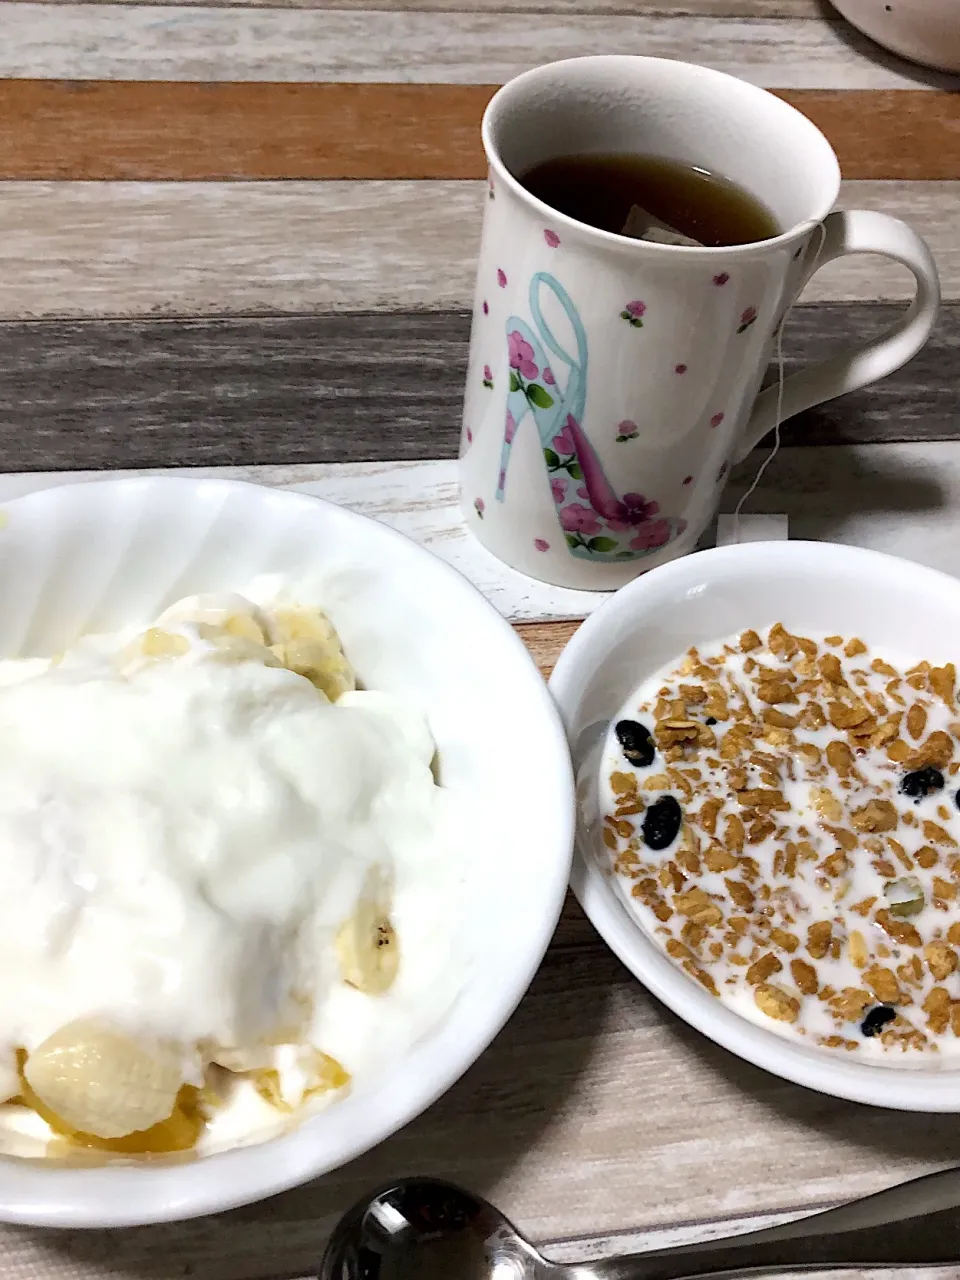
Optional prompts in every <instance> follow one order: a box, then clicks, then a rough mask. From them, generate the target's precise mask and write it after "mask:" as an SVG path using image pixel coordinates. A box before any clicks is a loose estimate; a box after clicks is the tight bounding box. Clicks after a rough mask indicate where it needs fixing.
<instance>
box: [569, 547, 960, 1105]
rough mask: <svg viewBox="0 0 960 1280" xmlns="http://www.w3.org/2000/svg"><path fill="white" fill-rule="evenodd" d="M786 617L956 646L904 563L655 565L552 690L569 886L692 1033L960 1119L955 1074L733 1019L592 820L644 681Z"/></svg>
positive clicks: (706, 559)
mask: <svg viewBox="0 0 960 1280" xmlns="http://www.w3.org/2000/svg"><path fill="white" fill-rule="evenodd" d="M774 622H782V623H783V624H784V626H785V627H786V628H787V629H788V630H793V631H797V632H799V633H801V634H802V633H803V632H804V631H826V632H828V633H829V632H838V633H841V634H845V635H859V636H862V637H863V639H864V640H865V641H866V642H867V643H868V644H870V645H876V646H877V648H879V649H882V648H883V647H884V646H889V647H890V648H891V649H893V650H895V651H896V650H899V651H901V652H906V653H907V654H912V653H916V655H917V657H918V658H928V659H929V660H930V661H931V662H933V663H937V664H942V663H944V662H950V661H956V659H957V650H958V647H960V582H958V581H957V580H956V579H954V578H950V577H948V576H947V575H946V574H942V573H938V572H936V571H935V570H933V569H926V568H923V567H921V566H920V565H917V564H912V563H910V562H908V561H906V560H899V559H896V558H895V557H893V556H886V555H881V554H879V553H878V552H875V551H863V550H859V549H857V548H855V547H844V546H835V545H831V544H828V543H820V542H757V543H745V544H741V545H737V546H731V547H722V548H719V549H717V550H714V551H703V552H700V553H699V554H697V555H692V556H687V557H686V558H685V559H682V560H675V561H673V562H672V563H670V564H667V565H663V566H662V567H661V568H658V569H653V570H651V572H650V573H648V574H647V575H646V576H645V577H643V578H638V579H637V580H636V581H635V582H633V583H631V584H630V586H627V587H624V588H623V589H622V590H621V591H618V592H617V593H616V595H614V596H613V597H612V598H611V599H610V600H609V601H608V602H607V603H605V604H604V605H602V606H601V607H600V608H599V609H598V610H597V611H596V613H594V614H593V615H592V616H591V617H590V618H589V619H588V620H587V621H586V622H585V623H584V624H583V626H582V627H581V628H580V630H579V631H578V632H577V633H576V635H575V636H574V637H573V639H572V640H571V641H570V644H569V645H568V646H567V648H566V650H565V652H564V653H563V654H562V655H561V658H560V661H559V662H558V663H557V666H556V669H555V670H554V673H553V678H552V679H551V681H550V688H551V691H552V693H553V694H554V696H555V698H556V699H557V701H558V703H559V705H560V710H561V712H562V714H563V717H564V720H565V721H566V724H567V731H568V735H569V738H570V743H571V747H572V751H573V757H574V767H575V769H576V772H577V793H578V802H579V803H578V809H579V823H578V837H577V854H576V855H575V858H574V869H573V890H574V893H575V894H576V895H577V897H578V899H579V900H580V903H581V905H582V906H583V909H584V910H585V911H586V913H587V915H588V916H589V917H590V919H591V920H592V921H593V924H594V925H595V926H596V928H597V929H598V931H599V932H600V933H601V934H602V935H603V937H604V939H605V940H606V942H607V943H608V944H609V945H610V947H611V948H612V949H613V950H614V951H615V952H616V954H617V955H618V956H619V957H620V959H621V960H622V961H623V962H624V964H625V965H626V966H627V967H628V968H629V969H630V970H632V972H633V973H634V974H635V975H636V976H637V977H638V978H639V979H640V981H641V982H642V983H644V985H645V986H647V987H648V988H649V989H650V990H651V991H652V992H653V994H654V995H655V996H657V997H658V998H659V999H660V1000H662V1001H663V1002H664V1004H666V1005H668V1006H669V1007H670V1008H671V1009H672V1010H673V1011H674V1013H677V1014H679V1016H680V1017H681V1018H684V1019H685V1020H686V1021H687V1022H689V1023H690V1024H691V1025H692V1026H694V1027H696V1028H697V1030H698V1031H702V1032H703V1034H704V1035H706V1036H709V1037H710V1038H711V1039H712V1040H715V1041H716V1042H717V1043H718V1044H721V1045H723V1046H724V1048H726V1049H729V1050H731V1051H732V1052H733V1053H736V1054H739V1055H740V1057H742V1058H746V1059H747V1060H748V1061H750V1062H753V1063H755V1064H756V1065H757V1066H760V1067H765V1068H766V1069H767V1070H768V1071H772V1072H774V1073H775V1074H776V1075H779V1076H782V1077H784V1078H785V1079H787V1080H793V1081H795V1082H796V1083H798V1084H803V1085H807V1086H809V1087H810V1088H813V1089H818V1090H820V1091H821V1092H822V1093H829V1094H833V1095H834V1096H836V1097H839V1098H850V1099H852V1100H854V1101H857V1102H868V1103H873V1104H875V1105H878V1106H885V1107H897V1108H900V1109H902V1110H905V1111H950V1112H955V1111H960V1069H953V1070H950V1069H940V1070H936V1069H935V1068H904V1067H895V1066H885V1065H871V1064H865V1063H858V1062H851V1061H850V1060H849V1058H847V1057H843V1058H841V1057H839V1056H838V1055H836V1054H832V1053H831V1052H830V1051H829V1050H821V1049H811V1048H807V1047H805V1046H802V1045H800V1044H797V1043H794V1042H792V1041H790V1040H787V1039H784V1038H783V1037H782V1036H780V1035H777V1034H776V1033H775V1032H773V1031H768V1030H766V1029H765V1028H763V1027H761V1026H758V1025H755V1024H753V1023H752V1022H748V1021H746V1019H744V1018H742V1017H740V1015H739V1014H737V1013H734V1012H733V1011H732V1010H731V1009H729V1008H728V1007H726V1006H724V1005H722V1004H721V1003H720V1001H719V1000H717V999H716V997H714V996H711V995H710V994H709V993H708V992H707V991H705V990H704V989H703V987H701V986H700V984H699V983H698V982H695V981H694V980H693V979H691V978H688V977H687V975H686V974H685V973H683V972H682V970H680V969H679V968H677V967H676V966H675V965H674V964H673V963H672V962H671V961H670V960H669V959H668V958H667V956H666V955H665V954H664V953H663V951H662V950H661V948H660V946H659V945H658V944H657V943H656V942H655V941H654V940H653V938H652V937H650V936H649V935H648V934H647V933H646V932H645V931H644V929H643V927H642V926H641V924H640V923H639V921H638V919H637V917H636V915H635V914H634V913H633V912H632V911H631V910H630V909H629V908H628V906H627V899H626V895H625V893H624V891H623V889H622V887H621V885H620V883H619V882H618V878H617V877H615V876H614V875H613V874H612V872H611V871H610V870H608V868H609V854H607V853H606V852H605V850H604V849H603V845H602V842H601V841H600V839H599V832H598V830H597V824H596V821H595V819H594V817H593V815H594V814H595V813H596V810H597V808H598V797H597V782H598V778H599V767H598V766H599V759H598V757H599V748H600V746H601V745H602V742H603V738H604V735H605V734H606V731H607V728H608V726H609V723H610V720H611V718H612V717H613V716H614V715H615V714H616V713H617V712H618V711H619V709H620V707H621V706H622V705H623V703H624V702H625V701H626V699H627V698H628V697H629V695H630V694H631V692H632V691H633V690H634V689H635V688H636V687H637V685H639V684H640V683H641V681H643V680H645V679H647V678H648V677H649V676H651V675H652V674H653V673H654V672H655V671H656V670H657V669H658V668H660V667H662V666H663V665H664V664H666V663H667V662H669V661H670V660H671V659H673V658H676V657H677V656H679V655H682V654H683V653H684V652H685V651H686V650H687V649H688V648H689V647H690V646H691V645H699V644H703V643H705V642H707V641H710V640H718V639H721V638H723V637H725V636H727V635H731V634H733V633H735V632H738V631H743V630H745V629H747V628H750V627H752V628H754V629H755V630H762V629H763V628H764V627H766V626H768V625H770V624H772V623H774Z"/></svg>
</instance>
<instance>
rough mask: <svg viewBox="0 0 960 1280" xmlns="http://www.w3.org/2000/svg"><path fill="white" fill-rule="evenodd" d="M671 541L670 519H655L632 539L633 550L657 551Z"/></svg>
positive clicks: (631, 546) (631, 547)
mask: <svg viewBox="0 0 960 1280" xmlns="http://www.w3.org/2000/svg"><path fill="white" fill-rule="evenodd" d="M669 541H670V521H669V520H654V521H653V522H652V523H651V524H648V525H647V526H646V527H645V528H643V529H641V530H640V532H639V533H638V534H637V536H636V537H635V538H631V539H630V549H631V551H655V550H656V549H657V548H658V547H665V546H666V545H667V543H668V542H669Z"/></svg>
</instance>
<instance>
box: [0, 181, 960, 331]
mask: <svg viewBox="0 0 960 1280" xmlns="http://www.w3.org/2000/svg"><path fill="white" fill-rule="evenodd" d="M483 193H484V184H483V183H479V182H322V183H320V182H263V183H261V182H255V183H107V182H104V183H88V182H37V183H17V182H8V183H5V184H4V185H3V187H2V188H0V319H14V318H20V317H43V316H78V317H79V316H110V315H151V316H153V315H191V314H200V315H205V314H211V313H218V312H234V313H236V312H241V313H257V312H267V311H269V312H304V311H313V310H322V311H357V310H372V309H378V310H379V309H394V310H405V309H416V310H424V309H430V310H447V309H451V310H452V309H457V308H460V309H462V308H467V307H469V306H471V305H472V301H473V286H474V273H475V270H476V250H477V245H478V243H479V238H480V220H481V216H482V211H483ZM840 203H841V205H842V206H844V207H846V208H868V209H879V210H886V211H887V212H888V213H891V214H893V215H894V216H896V217H901V218H904V219H906V220H908V221H909V222H911V223H912V224H913V225H914V226H915V227H916V228H917V230H918V231H919V232H920V233H921V235H923V236H925V238H926V239H927V241H928V242H929V244H930V246H931V248H932V249H933V252H934V256H935V258H936V259H937V263H938V266H939V269H940V275H941V280H942V285H943V292H944V297H945V298H947V299H954V300H957V299H960V238H958V236H957V234H956V228H957V227H958V226H960V182H953V183H933V182H926V183H918V182H911V183H893V182H882V183H877V182H848V183H845V184H844V186H843V188H842V191H841V200H840ZM912 287H913V278H912V276H910V274H909V273H908V272H907V271H906V270H904V269H903V268H902V267H899V266H897V265H896V264H894V263H891V262H889V261H887V260H885V259H881V258H871V259H864V258H860V257H847V258H843V259H841V260H839V261H837V262H834V263H831V264H830V265H829V266H827V267H825V268H824V269H823V270H821V271H820V272H818V273H817V275H816V276H815V277H814V279H813V281H812V282H811V284H810V285H809V286H808V289H807V291H806V293H805V295H804V297H805V299H806V300H808V301H851V302H853V301H873V300H897V299H900V298H905V297H907V296H908V295H909V293H910V291H911V290H912Z"/></svg>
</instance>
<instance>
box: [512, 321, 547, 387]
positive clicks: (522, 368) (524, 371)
mask: <svg viewBox="0 0 960 1280" xmlns="http://www.w3.org/2000/svg"><path fill="white" fill-rule="evenodd" d="M507 355H508V357H509V360H510V368H511V369H516V371H517V373H519V374H520V376H521V377H523V378H526V379H527V381H528V382H529V381H531V380H532V379H533V378H536V377H538V376H539V373H540V369H539V367H538V365H537V364H535V362H534V359H533V347H531V345H530V343H529V342H527V340H526V338H525V337H524V336H523V334H522V333H521V332H520V330H519V329H514V330H513V332H512V333H508V334H507Z"/></svg>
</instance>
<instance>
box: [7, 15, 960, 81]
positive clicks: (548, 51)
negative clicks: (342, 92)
mask: <svg viewBox="0 0 960 1280" xmlns="http://www.w3.org/2000/svg"><path fill="white" fill-rule="evenodd" d="M2 16H3V40H2V41H0V77H20V78H26V79H52V80H177V81H204V82H207V81H216V80H231V81H238V80H239V81H243V80H251V81H283V82H296V81H344V82H350V83H386V82H391V81H399V82H402V83H409V82H417V83H422V84H432V83H443V84H483V85H485V84H500V83H502V82H503V81H505V80H509V79H510V78H511V77H513V76H515V75H518V74H519V73H520V72H522V71H527V70H529V69H530V68H531V67H534V66H537V65H539V64H540V63H543V62H553V61H555V60H558V59H561V58H570V57H580V56H583V55H586V54H592V53H612V52H616V53H634V54H646V55H652V56H655V57H662V58H675V59H679V60H680V61H684V62H699V63H702V64H703V65H704V66H709V67H715V68H717V69H718V70H722V71H726V72H728V73H729V74H731V75H736V76H740V77H742V78H743V79H746V80H750V81H752V82H753V83H755V84H761V85H765V86H769V87H772V88H792V89H837V88H842V89H904V88H914V87H919V88H923V87H926V86H927V85H928V84H930V83H931V82H933V81H934V80H935V79H936V78H935V77H932V76H928V75H926V74H918V73H917V72H916V71H915V70H913V69H912V68H911V67H909V65H907V64H898V63H893V62H889V61H886V60H883V61H881V60H877V59H875V58H871V57H868V56H865V54H864V52H863V51H862V48H861V42H860V41H858V40H856V39H855V38H853V37H851V36H849V35H848V34H847V30H846V28H844V27H842V26H840V25H839V24H833V23H830V22H825V21H823V20H822V19H819V18H807V19H795V18H714V19H705V18H703V17H702V16H701V17H670V16H652V15H644V14H630V15H622V16H621V15H613V14H611V15H597V14H582V13H570V14H553V15H552V16H551V18H550V21H549V22H548V23H543V22H541V23H538V24H536V26H535V38H531V36H532V35H533V32H532V31H531V23H530V19H529V17H528V16H527V15H525V14H522V13H503V12H499V13H498V12H489V11H487V12H484V11H483V10H480V11H479V12H474V13H469V12H460V13H449V14H447V15H446V16H445V17H444V19H443V21H442V22H438V21H437V19H436V16H435V15H434V14H432V13H430V12H416V11H409V10H406V11H404V10H397V11H385V12H384V11H381V12H376V11H367V12H363V11H356V12H350V11H343V10H337V9H329V10H310V9H259V10H258V9H251V8H239V9H218V8H209V9H201V8H195V7H186V8H181V7H177V6H172V5H146V4H143V5H136V6H128V7H124V8H117V7H115V6H102V5H100V4H63V5H60V6H59V7H58V8H57V10H56V21H55V22H53V21H51V10H50V8H49V7H48V6H46V5H37V4H29V3H18V2H17V0H10V2H9V3H7V4H5V5H4V8H3V15H2ZM941 82H942V83H944V84H946V83H949V82H948V81H947V80H946V79H945V78H941ZM953 83H954V84H956V85H960V78H957V79H956V81H954V82H953Z"/></svg>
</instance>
